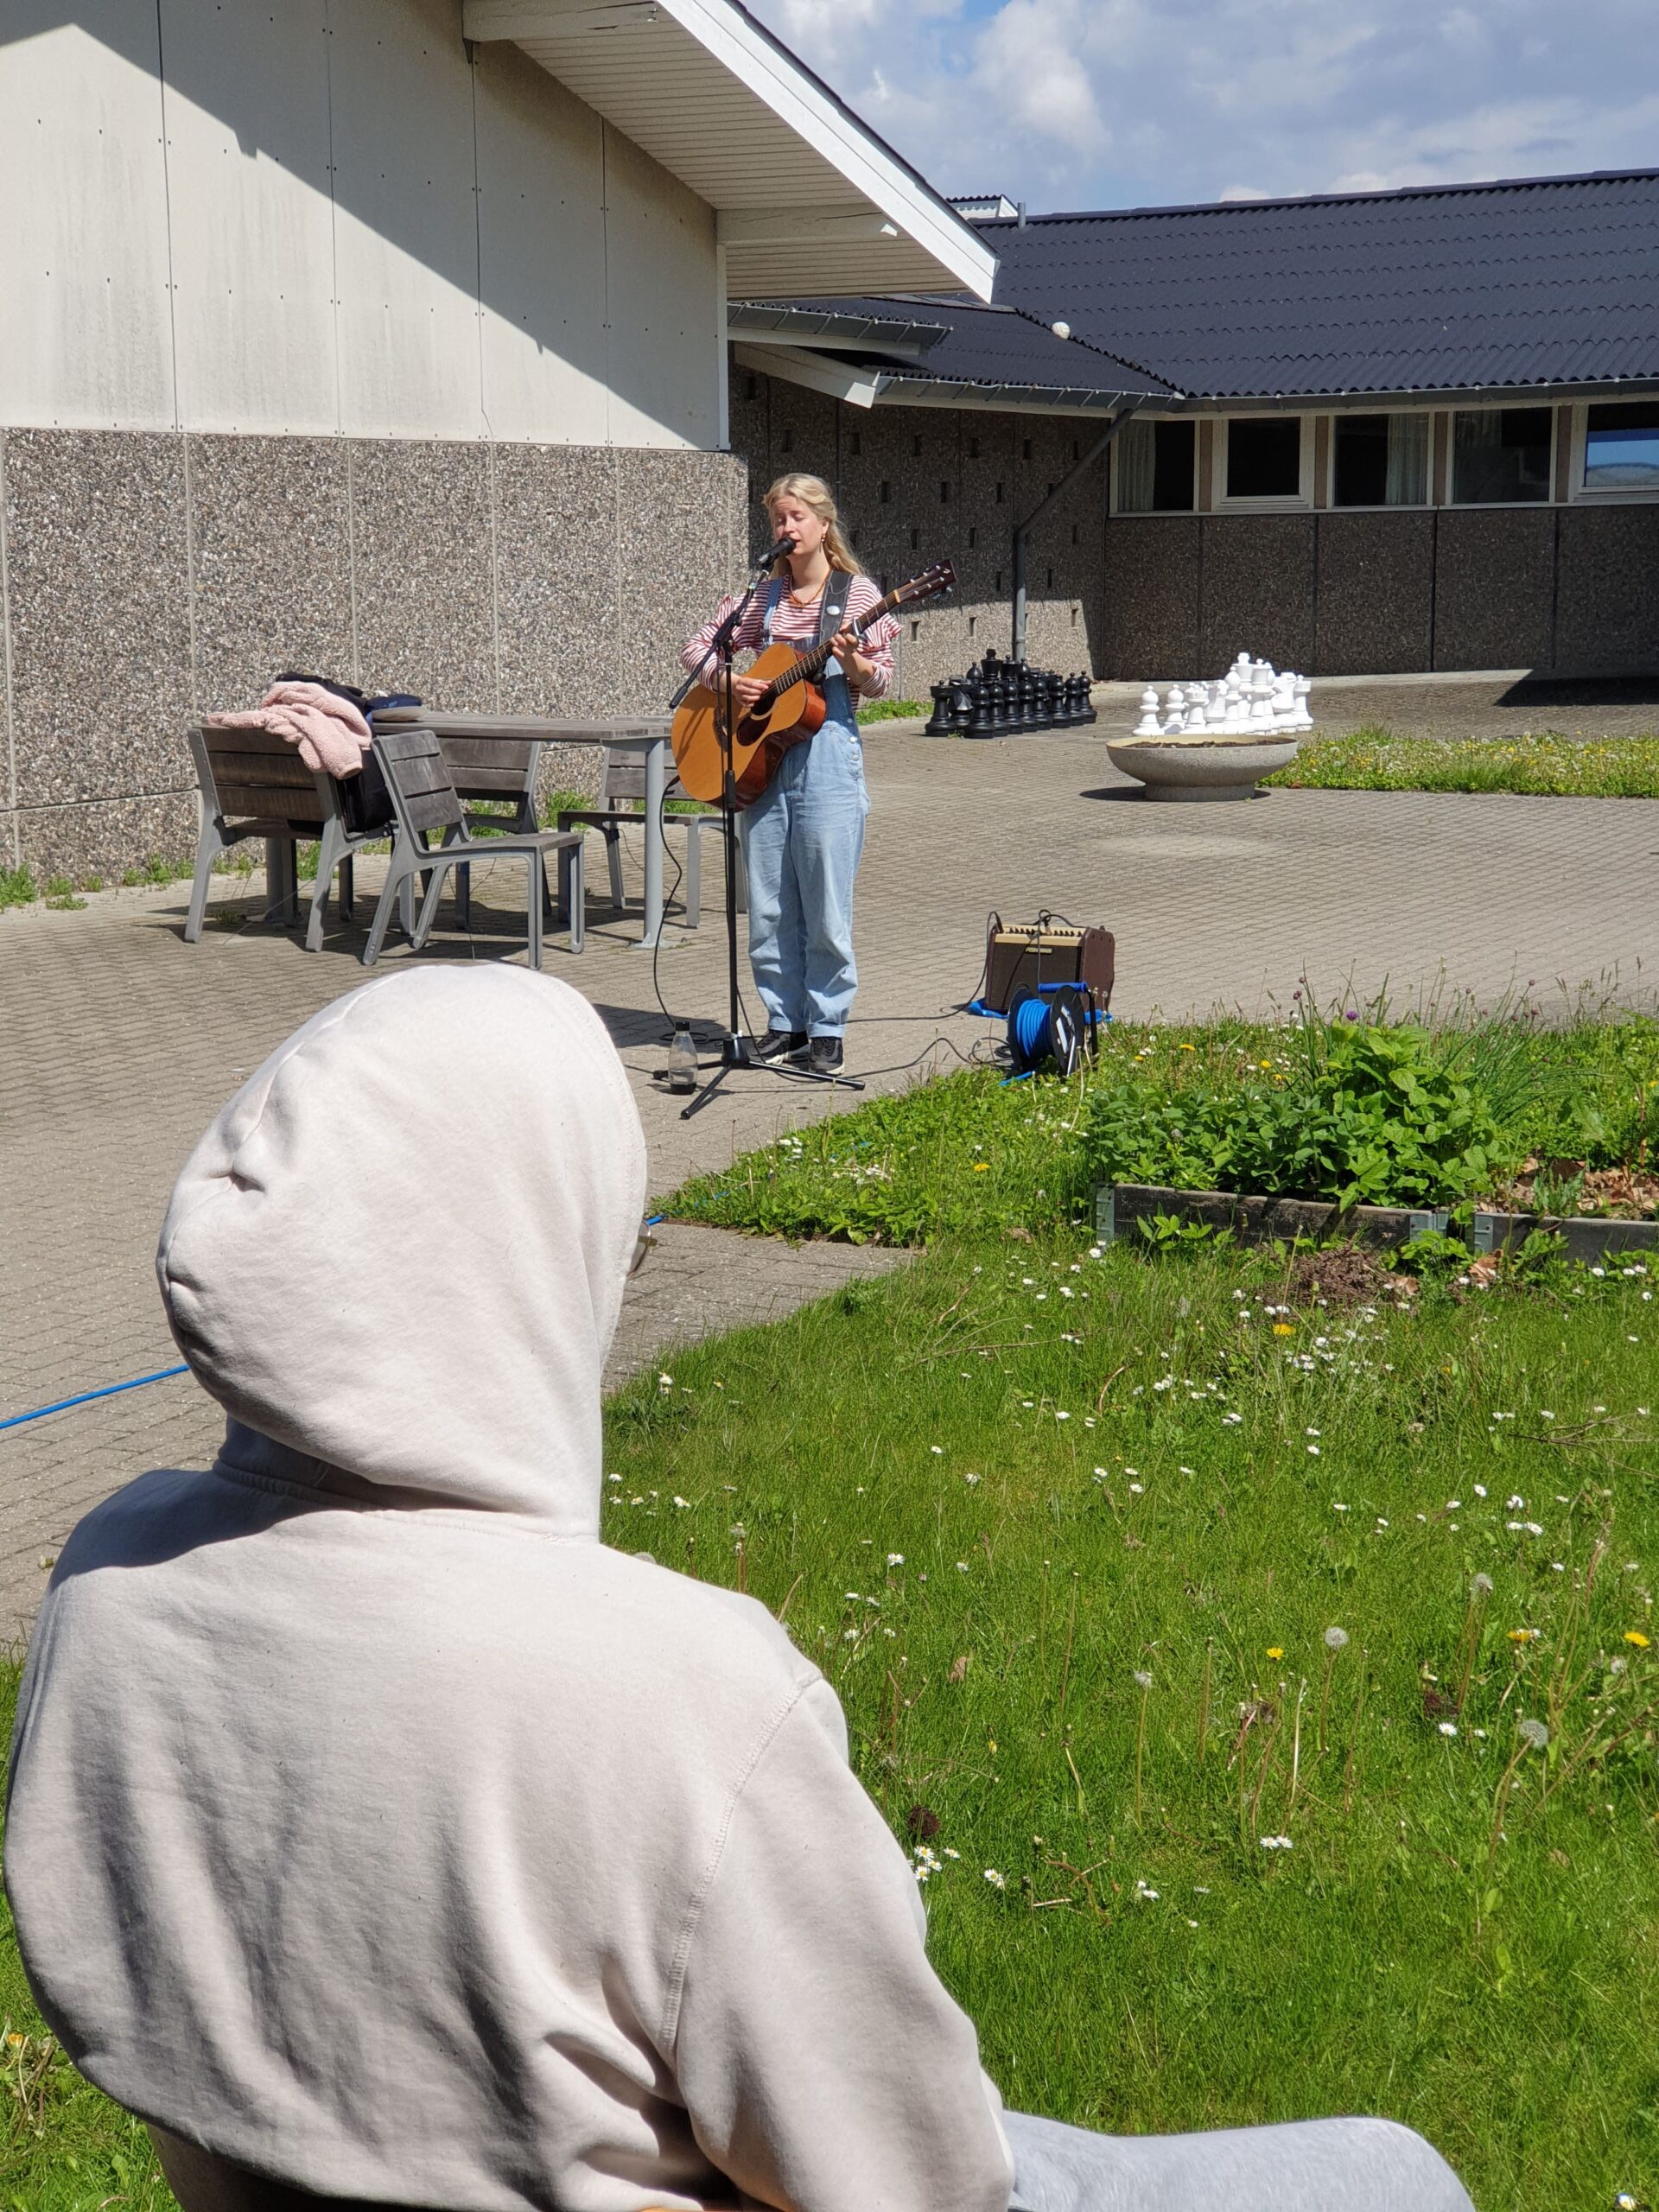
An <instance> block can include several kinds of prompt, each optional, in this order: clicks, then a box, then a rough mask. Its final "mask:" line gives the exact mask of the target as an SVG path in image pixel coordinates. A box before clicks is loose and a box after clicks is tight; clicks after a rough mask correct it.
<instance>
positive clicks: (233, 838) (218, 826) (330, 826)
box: [184, 722, 382, 952]
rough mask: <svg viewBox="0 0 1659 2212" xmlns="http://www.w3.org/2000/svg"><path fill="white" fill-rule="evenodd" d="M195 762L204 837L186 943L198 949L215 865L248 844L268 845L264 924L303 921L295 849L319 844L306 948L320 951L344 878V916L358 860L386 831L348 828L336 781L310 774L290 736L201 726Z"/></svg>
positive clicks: (195, 736)
mask: <svg viewBox="0 0 1659 2212" xmlns="http://www.w3.org/2000/svg"><path fill="white" fill-rule="evenodd" d="M189 736H190V753H191V758H192V759H193V760H194V762H195V765H196V783H197V785H198V788H199V789H200V794H201V834H200V836H199V837H198V839H197V841H196V872H195V876H194V880H193V881H192V883H191V886H190V912H189V915H188V918H187V919H186V922H185V925H184V941H185V943H186V944H200V941H201V931H202V925H203V923H204V922H205V921H206V919H207V893H208V890H209V888H210V887H211V885H212V882H213V862H214V861H216V860H217V859H218V858H219V855H220V854H221V853H227V852H229V851H230V850H231V849H232V846H234V845H239V844H242V843H244V842H246V840H248V839H249V838H252V837H259V838H263V839H264V844H265V882H266V887H267V889H268V890H269V892H270V905H269V906H267V907H266V910H265V913H264V919H265V920H266V921H268V922H275V923H278V924H280V925H284V926H285V925H288V924H289V923H292V922H295V921H296V920H297V919H298V918H299V868H298V855H297V853H296V846H297V845H298V844H300V843H301V842H310V841H311V840H313V839H315V840H316V842H317V846H318V852H317V876H316V881H315V884H314V885H313V887H312V891H311V912H310V918H309V920H308V923H307V925H306V932H305V948H306V950H307V951H308V952H316V951H319V950H321V946H322V931H323V924H324V921H325V919H326V918H327V912H328V893H329V889H330V887H331V885H332V883H333V881H334V872H335V870H336V869H338V870H339V872H340V912H341V914H342V916H344V917H345V918H346V919H348V920H349V918H350V917H351V912H352V890H353V884H352V856H353V854H354V853H355V852H356V851H357V850H358V849H359V846H362V845H366V844H371V843H372V842H374V840H375V839H376V837H378V836H380V835H381V834H382V833H381V832H379V831H378V830H368V831H364V832H362V833H360V834H359V832H357V831H355V830H353V829H349V828H348V827H347V826H346V819H345V817H344V815H343V814H342V812H341V810H340V792H339V789H338V787H337V786H336V785H335V783H334V779H333V777H331V776H327V775H324V774H323V773H321V772H320V771H319V770H317V769H315V768H308V767H307V766H306V765H305V762H304V761H303V760H302V759H301V758H300V755H299V753H297V752H296V749H295V748H294V747H293V746H291V745H290V744H289V742H288V741H287V740H286V739H285V738H281V737H273V736H272V735H270V733H269V732H268V731H265V730H257V729H215V728H213V724H212V723H211V722H208V723H202V724H198V725H196V726H195V727H194V728H192V729H191V731H190V733H189Z"/></svg>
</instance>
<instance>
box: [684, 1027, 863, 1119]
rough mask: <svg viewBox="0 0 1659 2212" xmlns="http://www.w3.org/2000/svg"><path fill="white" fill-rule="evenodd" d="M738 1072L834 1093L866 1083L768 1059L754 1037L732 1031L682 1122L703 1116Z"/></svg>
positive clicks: (860, 1088) (687, 1107) (861, 1088)
mask: <svg viewBox="0 0 1659 2212" xmlns="http://www.w3.org/2000/svg"><path fill="white" fill-rule="evenodd" d="M734 1068H748V1069H751V1070H752V1071H753V1072H754V1073H755V1074H757V1075H775V1076H781V1077H783V1079H784V1081H785V1083H814V1084H821V1085H825V1086H827V1087H828V1088H829V1090H863V1088H864V1084H863V1082H862V1080H861V1077H858V1076H855V1075H831V1074H829V1073H827V1072H826V1073H821V1072H820V1071H818V1070H817V1069H815V1068H804V1067H799V1066H796V1065H793V1064H791V1063H790V1062H788V1061H785V1060H768V1059H766V1058H763V1057H762V1055H761V1052H760V1047H759V1046H757V1045H756V1043H755V1041H754V1039H753V1037H750V1036H748V1035H747V1034H746V1033H745V1032H744V1031H742V1030H741V1029H728V1030H727V1031H726V1033H724V1035H723V1036H722V1037H721V1040H720V1063H719V1065H718V1066H717V1067H716V1068H715V1072H714V1073H713V1075H712V1076H710V1077H709V1080H708V1082H707V1083H706V1084H704V1085H703V1087H702V1090H700V1091H699V1092H698V1093H697V1095H696V1097H695V1098H694V1099H693V1100H692V1101H691V1103H690V1105H689V1106H683V1107H682V1108H681V1109H680V1119H681V1120H682V1121H683V1122H689V1121H690V1118H691V1116H693V1115H694V1114H697V1113H701V1112H702V1109H703V1108H704V1107H705V1106H706V1105H707V1104H708V1103H709V1100H710V1099H711V1098H712V1097H713V1096H715V1092H716V1091H717V1090H719V1089H720V1086H721V1084H722V1083H724V1082H725V1080H726V1077H728V1075H729V1074H730V1073H731V1071H732V1070H733V1069H734Z"/></svg>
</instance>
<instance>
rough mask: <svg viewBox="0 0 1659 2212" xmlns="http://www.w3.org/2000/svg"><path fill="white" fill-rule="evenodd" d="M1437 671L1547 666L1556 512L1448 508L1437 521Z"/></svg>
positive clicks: (1515, 508)
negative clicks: (1445, 669)
mask: <svg viewBox="0 0 1659 2212" xmlns="http://www.w3.org/2000/svg"><path fill="white" fill-rule="evenodd" d="M1435 522H1436V530H1435V554H1434V659H1433V664H1434V666H1435V667H1436V668H1548V667H1549V666H1550V664H1551V657H1552V655H1551V648H1552V642H1553V640H1552V631H1553V627H1554V625H1553V622H1552V619H1551V618H1552V613H1553V606H1554V568H1555V515H1554V510H1553V509H1552V508H1549V507H1487V508H1481V507H1447V508H1445V509H1444V510H1442V512H1440V514H1439V515H1438V516H1437V517H1436V518H1435Z"/></svg>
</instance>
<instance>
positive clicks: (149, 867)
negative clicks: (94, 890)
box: [121, 853, 195, 890]
mask: <svg viewBox="0 0 1659 2212" xmlns="http://www.w3.org/2000/svg"><path fill="white" fill-rule="evenodd" d="M194 873H195V870H194V867H193V865H192V863H191V862H190V861H168V860H163V859H162V856H161V855H160V854H159V853H151V854H149V855H148V856H147V857H146V858H145V859H143V860H142V861H139V862H138V863H137V866H136V867H134V868H124V869H123V870H122V874H121V880H122V882H123V884H124V885H125V887H127V888H128V889H129V890H133V889H136V888H137V887H138V886H139V885H140V884H145V883H183V882H187V881H188V880H189V878H190V877H191V876H192V875H194Z"/></svg>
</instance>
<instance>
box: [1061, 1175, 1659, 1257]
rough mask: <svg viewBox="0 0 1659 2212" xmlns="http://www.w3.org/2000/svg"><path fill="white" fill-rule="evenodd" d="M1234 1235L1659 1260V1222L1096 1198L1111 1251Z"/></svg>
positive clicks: (1104, 1191)
mask: <svg viewBox="0 0 1659 2212" xmlns="http://www.w3.org/2000/svg"><path fill="white" fill-rule="evenodd" d="M1160 1214H1161V1215H1163V1216H1165V1217H1167V1218H1170V1219H1173V1220H1176V1221H1180V1222H1194V1223H1199V1224H1203V1225H1205V1227H1208V1228H1212V1229H1226V1230H1230V1231H1231V1232H1232V1234H1233V1235H1234V1236H1236V1238H1237V1239H1238V1241H1239V1243H1241V1244H1267V1243H1274V1241H1275V1240H1281V1241H1282V1242H1284V1243H1291V1242H1293V1241H1294V1239H1295V1238H1297V1237H1301V1238H1303V1239H1305V1240H1306V1241H1310V1242H1315V1243H1317V1242H1318V1241H1319V1240H1320V1239H1321V1238H1324V1237H1328V1236H1332V1235H1333V1234H1337V1233H1339V1234H1340V1235H1342V1236H1344V1238H1347V1239H1351V1241H1353V1242H1354V1243H1359V1244H1368V1245H1370V1246H1373V1247H1374V1248H1376V1249H1378V1250H1385V1251H1386V1250H1391V1249H1395V1248H1397V1247H1398V1246H1400V1245H1402V1244H1408V1243H1410V1241H1411V1239H1412V1238H1413V1237H1414V1236H1424V1235H1427V1234H1430V1233H1435V1234H1439V1235H1440V1236H1446V1235H1452V1236H1457V1235H1459V1234H1465V1235H1466V1236H1467V1239H1468V1243H1469V1245H1470V1248H1471V1250H1473V1251H1476V1252H1493V1251H1497V1250H1499V1249H1502V1247H1503V1246H1504V1245H1507V1244H1520V1243H1523V1242H1524V1241H1525V1239H1526V1238H1527V1237H1528V1236H1529V1235H1530V1234H1531V1232H1532V1231H1533V1230H1535V1229H1543V1230H1548V1231H1549V1232H1550V1234H1551V1235H1552V1236H1559V1237H1560V1239H1561V1241H1562V1243H1563V1246H1564V1248H1565V1251H1566V1255H1567V1258H1568V1259H1571V1260H1585V1261H1597V1260H1601V1259H1604V1258H1606V1257H1609V1256H1610V1255H1617V1254H1618V1253H1621V1252H1637V1251H1640V1252H1655V1253H1659V1221H1611V1220H1602V1219H1599V1218H1597V1217H1593V1216H1591V1215H1583V1214H1580V1215H1573V1216H1570V1217H1558V1216H1556V1215H1553V1214H1532V1213H1487V1212H1478V1213H1476V1215H1475V1217H1474V1218H1473V1220H1472V1221H1471V1224H1470V1225H1469V1228H1468V1230H1466V1231H1462V1230H1459V1229H1458V1228H1456V1227H1453V1226H1452V1224H1450V1221H1449V1217H1448V1216H1447V1215H1446V1214H1445V1213H1444V1212H1440V1211H1434V1210H1432V1209H1427V1208H1422V1209H1418V1208H1412V1207H1408V1206H1350V1207H1349V1208H1348V1210H1347V1211H1346V1212H1344V1211H1343V1209H1342V1208H1341V1207H1340V1206H1338V1205H1337V1204H1336V1202H1335V1201H1334V1200H1333V1199H1330V1198H1265V1197H1247V1196H1243V1195H1241V1194H1240V1193H1238V1192H1233V1191H1176V1190H1170V1189H1166V1188H1164V1187H1162V1186H1160V1185H1157V1184H1153V1183H1102V1184H1100V1185H1098V1186H1097V1187H1096V1192H1095V1235H1096V1238H1097V1239H1098V1240H1099V1242H1100V1243H1103V1244H1109V1243H1112V1242H1113V1241H1114V1240H1115V1239H1116V1238H1117V1237H1120V1236H1128V1235H1130V1234H1131V1233H1133V1231H1134V1230H1135V1229H1136V1227H1137V1226H1138V1224H1140V1223H1141V1222H1143V1221H1146V1222H1150V1221H1152V1220H1154V1219H1155V1218H1156V1217H1158V1216H1159V1215H1160Z"/></svg>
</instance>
